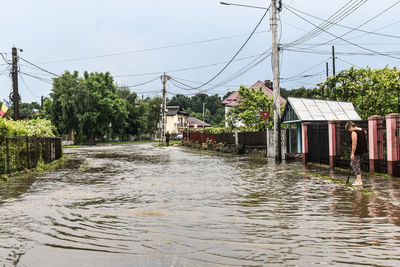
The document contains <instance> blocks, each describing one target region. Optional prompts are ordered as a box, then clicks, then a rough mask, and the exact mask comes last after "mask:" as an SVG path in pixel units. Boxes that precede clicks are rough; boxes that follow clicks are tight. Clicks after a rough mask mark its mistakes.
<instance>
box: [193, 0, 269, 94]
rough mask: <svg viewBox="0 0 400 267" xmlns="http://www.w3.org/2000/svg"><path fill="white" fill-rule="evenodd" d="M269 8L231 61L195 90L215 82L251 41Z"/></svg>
mask: <svg viewBox="0 0 400 267" xmlns="http://www.w3.org/2000/svg"><path fill="white" fill-rule="evenodd" d="M270 8H271V5H270V6H269V7H268V9H267V10H266V11H265V13H264V15H263V16H262V17H261V19H260V21H259V22H258V23H257V25H256V27H255V28H254V30H253V31H252V32H251V34H250V36H249V37H248V38H247V40H246V41H245V42H244V44H243V45H242V46H241V47H240V49H239V50H238V51H237V52H236V54H235V55H234V56H233V57H232V58H231V60H229V61H228V63H227V64H226V65H225V66H224V67H223V68H222V69H221V70H220V71H219V72H218V73H217V74H216V75H214V77H212V78H211V79H209V80H208V81H207V82H205V83H204V84H202V85H200V86H197V87H196V89H199V88H201V87H204V86H205V85H207V84H209V83H210V82H212V81H213V80H215V78H217V77H218V76H219V75H220V74H221V73H222V72H223V71H224V70H225V69H226V68H227V67H228V66H229V65H230V64H231V63H232V61H233V60H234V59H235V58H236V56H237V55H239V53H240V52H241V51H242V50H243V48H244V47H245V46H246V44H247V43H248V42H249V40H250V39H251V37H252V36H253V34H254V33H255V32H256V30H257V28H258V26H260V24H261V22H262V21H263V20H264V18H265V16H266V15H267V13H268V11H269V9H270Z"/></svg>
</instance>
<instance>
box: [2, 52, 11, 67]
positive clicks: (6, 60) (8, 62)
mask: <svg viewBox="0 0 400 267" xmlns="http://www.w3.org/2000/svg"><path fill="white" fill-rule="evenodd" d="M0 55H1V57H2V58H3V60H4V61H5V62H6V64H0V65H11V62H10V61H9V60H8V59H7V54H6V53H0ZM4 55H6V57H4Z"/></svg>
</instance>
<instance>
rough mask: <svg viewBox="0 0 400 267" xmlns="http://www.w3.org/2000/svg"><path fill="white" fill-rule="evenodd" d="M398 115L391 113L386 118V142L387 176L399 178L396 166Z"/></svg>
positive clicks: (399, 118)
mask: <svg viewBox="0 0 400 267" xmlns="http://www.w3.org/2000/svg"><path fill="white" fill-rule="evenodd" d="M398 121H400V114H397V113H393V114H389V115H387V116H386V141H387V168H388V174H390V175H392V176H399V174H400V173H399V172H398V170H397V168H396V165H397V163H398V161H399V138H400V136H399V129H398V128H399V127H400V125H398V123H397V122H398Z"/></svg>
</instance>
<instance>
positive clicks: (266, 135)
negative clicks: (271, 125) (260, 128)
mask: <svg viewBox="0 0 400 267" xmlns="http://www.w3.org/2000/svg"><path fill="white" fill-rule="evenodd" d="M268 140H269V138H268V129H266V130H265V156H266V157H268V145H269V144H268Z"/></svg>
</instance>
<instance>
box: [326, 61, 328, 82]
mask: <svg viewBox="0 0 400 267" xmlns="http://www.w3.org/2000/svg"><path fill="white" fill-rule="evenodd" d="M328 78H329V68H328V62H326V79H327V80H328Z"/></svg>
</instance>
